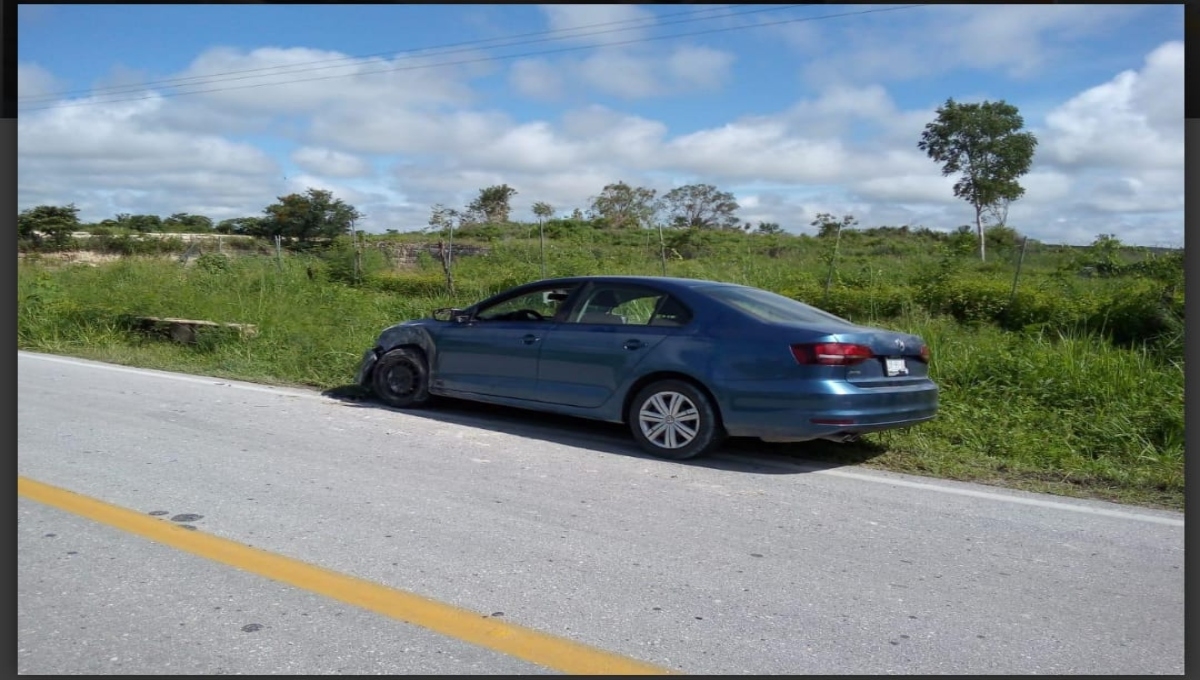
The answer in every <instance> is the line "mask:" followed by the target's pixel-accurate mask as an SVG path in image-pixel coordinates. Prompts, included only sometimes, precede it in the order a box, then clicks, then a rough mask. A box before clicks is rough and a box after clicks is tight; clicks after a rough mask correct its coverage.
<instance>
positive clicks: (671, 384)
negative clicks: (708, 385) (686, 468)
mask: <svg viewBox="0 0 1200 680" xmlns="http://www.w3.org/2000/svg"><path fill="white" fill-rule="evenodd" d="M626 421H627V422H628V423H629V429H630V431H631V432H632V433H633V438H634V439H635V440H637V443H638V444H639V445H640V446H641V447H642V449H643V450H644V451H646V452H647V453H649V454H651V455H653V456H655V457H658V458H667V459H670V460H686V459H688V458H695V457H696V456H701V455H704V454H706V453H708V452H710V451H712V450H713V449H715V448H716V447H718V446H720V445H721V442H722V441H724V440H725V430H724V428H723V427H722V426H721V419H720V417H719V416H718V415H717V410H716V407H715V406H714V405H713V403H712V400H711V399H709V398H708V395H707V394H705V393H704V391H703V390H701V389H699V388H697V387H696V386H695V385H693V384H692V383H690V382H685V381H683V380H659V381H657V382H654V383H651V384H649V385H647V386H645V387H643V388H642V389H641V390H640V391H639V392H638V393H637V395H636V396H635V397H634V398H633V401H631V402H630V403H629V413H627V414H626ZM656 424H657V425H656ZM660 426H661V427H660Z"/></svg>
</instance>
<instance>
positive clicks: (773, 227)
mask: <svg viewBox="0 0 1200 680" xmlns="http://www.w3.org/2000/svg"><path fill="white" fill-rule="evenodd" d="M754 233H756V234H782V233H783V227H781V226H779V223H778V222H759V223H758V229H755V230H754Z"/></svg>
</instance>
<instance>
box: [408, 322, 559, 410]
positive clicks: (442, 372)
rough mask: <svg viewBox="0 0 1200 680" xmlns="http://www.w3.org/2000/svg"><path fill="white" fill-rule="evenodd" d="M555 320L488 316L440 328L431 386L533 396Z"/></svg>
mask: <svg viewBox="0 0 1200 680" xmlns="http://www.w3.org/2000/svg"><path fill="white" fill-rule="evenodd" d="M553 325H554V324H553V323H552V322H548V321H547V322H537V321H486V322H480V323H466V324H453V325H451V326H447V327H444V328H441V329H440V330H439V333H438V338H437V348H438V351H437V355H436V357H435V359H434V361H433V366H432V369H433V370H432V371H431V372H430V378H431V382H430V391H431V392H433V393H434V394H441V393H443V392H445V391H448V390H455V391H463V392H471V393H477V394H489V395H494V396H500V397H513V398H517V399H533V398H534V397H535V395H536V393H535V388H536V383H537V361H538V355H539V354H540V353H541V350H542V340H543V339H544V338H545V336H546V333H547V332H548V331H549V329H550V328H551V327H552V326H553Z"/></svg>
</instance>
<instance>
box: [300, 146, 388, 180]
mask: <svg viewBox="0 0 1200 680" xmlns="http://www.w3.org/2000/svg"><path fill="white" fill-rule="evenodd" d="M291 158H292V162H293V163H295V164H296V165H298V166H300V167H301V168H302V169H304V170H305V171H307V172H310V173H313V174H317V175H321V176H323V177H365V176H367V175H370V174H371V172H372V170H371V164H370V163H368V162H367V161H366V160H364V159H362V158H360V157H358V156H355V155H352V154H348V153H344V152H341V151H334V150H332V149H321V148H316V147H311V146H305V147H301V148H299V149H296V150H295V151H293V152H292V156H291Z"/></svg>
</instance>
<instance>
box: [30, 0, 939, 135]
mask: <svg viewBox="0 0 1200 680" xmlns="http://www.w3.org/2000/svg"><path fill="white" fill-rule="evenodd" d="M925 6H926V5H924V4H920V5H898V6H895V7H883V8H879V9H870V10H862V11H858V12H842V13H839V14H825V15H822V16H817V17H798V18H793V19H783V20H780V21H770V22H763V23H758V24H752V25H747V26H727V27H723V28H713V29H708V30H704V31H692V32H690V33H675V34H670V35H661V36H652V37H649V38H638V39H633V40H623V41H618V42H612V43H606V46H608V47H616V46H623V45H633V44H638V43H647V42H655V41H659V40H670V39H672V38H687V37H693V36H698V35H710V34H713V33H726V32H729V31H740V30H745V29H747V28H763V27H767V26H780V25H784V24H794V23H802V22H807V21H821V20H824V19H838V18H842V17H848V16H860V15H864V14H876V13H881V12H896V11H899V10H905V9H914V8H917V7H925ZM588 49H594V46H592V45H583V46H577V47H563V48H559V49H554V50H542V51H538V52H524V53H519V54H506V55H501V56H492V57H479V58H475V59H462V60H459V61H448V62H442V63H437V64H418V65H415V66H394V67H388V68H382V69H374V70H366V71H358V72H356V73H343V74H336V75H329V76H317V77H314V78H299V79H295V80H285V81H280V82H274V83H252V84H249V85H234V86H231V87H218V88H211V89H207V90H189V91H185V92H168V93H162V94H152V95H147V96H143V97H129V98H125V99H107V100H104V101H99V102H76V103H71V104H56V105H53V106H39V107H33V108H27V109H24V110H25V111H44V110H47V109H59V108H71V107H79V106H100V105H104V104H117V103H121V102H133V101H145V100H147V99H158V98H166V97H180V96H184V95H192V94H207V93H212V92H227V91H231V90H244V89H251V88H257V87H274V86H278V85H291V84H294V83H307V82H315V81H318V80H330V79H334V78H349V77H354V76H364V75H373V74H377V73H393V72H399V71H415V70H420V69H431V68H443V67H447V66H462V65H466V64H478V63H483V62H491V61H504V60H508V59H518V58H522V57H535V56H542V55H547V54H560V53H563V52H577V51H579V50H588ZM271 75H277V74H271Z"/></svg>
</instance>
